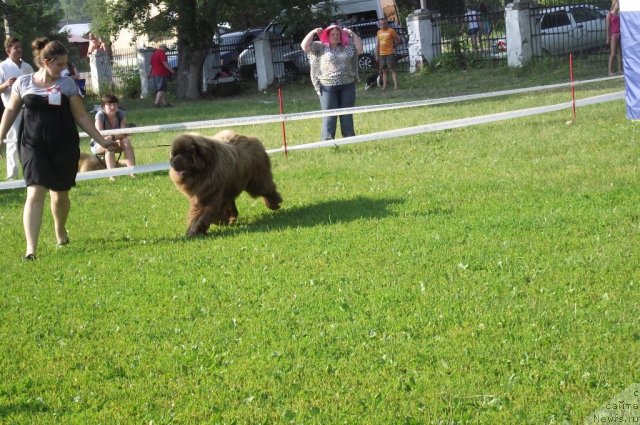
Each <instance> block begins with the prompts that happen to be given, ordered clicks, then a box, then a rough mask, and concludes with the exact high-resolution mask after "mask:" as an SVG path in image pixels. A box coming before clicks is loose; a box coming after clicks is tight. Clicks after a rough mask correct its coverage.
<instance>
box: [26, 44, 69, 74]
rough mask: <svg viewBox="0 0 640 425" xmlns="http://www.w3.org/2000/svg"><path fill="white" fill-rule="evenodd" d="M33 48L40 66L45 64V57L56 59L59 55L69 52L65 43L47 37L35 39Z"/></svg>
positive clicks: (35, 58) (34, 56) (34, 55)
mask: <svg viewBox="0 0 640 425" xmlns="http://www.w3.org/2000/svg"><path fill="white" fill-rule="evenodd" d="M31 48H32V49H33V60H34V61H35V62H36V65H38V68H42V67H43V66H44V60H45V59H49V60H54V59H55V58H57V57H58V56H63V55H68V54H69V52H68V51H67V48H66V47H64V44H62V43H60V42H59V41H58V40H52V41H49V39H48V38H47V37H40V38H36V39H35V40H33V43H31Z"/></svg>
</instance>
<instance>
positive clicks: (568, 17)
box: [536, 4, 607, 55]
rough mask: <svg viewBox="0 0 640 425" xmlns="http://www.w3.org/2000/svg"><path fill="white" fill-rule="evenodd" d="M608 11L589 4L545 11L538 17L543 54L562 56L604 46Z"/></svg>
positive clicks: (551, 8)
mask: <svg viewBox="0 0 640 425" xmlns="http://www.w3.org/2000/svg"><path fill="white" fill-rule="evenodd" d="M606 16H607V11H606V10H604V9H600V8H598V7H595V6H593V5H589V4H574V5H568V6H557V7H547V8H544V9H541V11H540V14H539V15H538V20H537V26H536V27H537V28H538V33H539V36H540V47H541V50H542V53H546V54H551V55H562V54H567V53H569V52H576V51H581V50H589V49H593V48H597V47H601V46H604V45H605V41H606V23H605V18H606Z"/></svg>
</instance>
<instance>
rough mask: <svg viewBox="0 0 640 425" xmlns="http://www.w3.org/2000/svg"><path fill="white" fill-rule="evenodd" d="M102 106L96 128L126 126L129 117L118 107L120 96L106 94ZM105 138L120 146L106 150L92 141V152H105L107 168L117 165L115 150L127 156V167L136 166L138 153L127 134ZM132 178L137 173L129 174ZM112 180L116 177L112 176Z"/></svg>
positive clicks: (97, 115)
mask: <svg viewBox="0 0 640 425" xmlns="http://www.w3.org/2000/svg"><path fill="white" fill-rule="evenodd" d="M100 103H101V108H100V110H99V111H98V112H97V113H96V128H97V129H98V130H100V131H102V130H112V129H116V128H126V126H127V119H126V118H125V114H124V111H121V110H119V109H118V98H117V97H116V96H114V95H112V94H105V95H103V96H102V98H101V99H100ZM104 138H105V140H109V141H115V142H116V144H117V145H118V147H117V148H116V149H115V150H105V149H104V148H103V147H102V146H100V145H99V144H98V143H96V142H95V141H93V140H92V141H91V152H93V153H94V154H104V162H105V164H106V165H107V168H109V169H111V168H115V167H116V165H117V164H116V156H115V152H124V156H125V158H126V162H127V167H134V166H135V165H136V155H135V154H134V153H133V146H131V141H130V140H129V137H128V136H127V135H126V134H112V135H109V136H104ZM129 175H130V176H131V177H132V178H135V177H136V175H135V174H129ZM109 179H110V180H112V181H113V180H115V179H116V178H115V177H113V176H111V177H109Z"/></svg>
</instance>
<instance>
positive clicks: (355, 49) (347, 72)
mask: <svg viewBox="0 0 640 425" xmlns="http://www.w3.org/2000/svg"><path fill="white" fill-rule="evenodd" d="M315 36H318V38H319V39H320V41H313V38H314V37H315ZM300 47H302V50H303V51H304V52H305V53H307V54H308V55H309V64H310V65H311V82H312V83H313V87H314V89H315V91H316V93H318V96H319V97H320V107H321V108H322V109H323V110H328V109H340V108H350V107H353V106H355V103H356V81H357V80H358V56H359V55H361V54H362V39H361V38H360V36H358V34H356V33H355V32H353V31H351V30H350V29H342V27H340V26H339V25H336V24H331V25H329V26H328V27H327V28H325V29H322V28H315V29H313V30H311V31H310V32H309V33H308V34H307V35H306V36H305V38H304V39H303V40H302V42H301V43H300ZM337 118H338V117H336V116H331V117H324V118H322V130H321V134H320V137H321V138H322V140H332V139H334V138H335V137H336V124H337ZM340 132H341V133H342V137H350V136H355V135H356V132H355V129H354V127H353V115H352V114H345V115H340Z"/></svg>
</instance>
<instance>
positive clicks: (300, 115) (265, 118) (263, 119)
mask: <svg viewBox="0 0 640 425" xmlns="http://www.w3.org/2000/svg"><path fill="white" fill-rule="evenodd" d="M620 78H622V77H621V76H613V77H604V78H596V79H591V80H581V81H574V83H573V84H574V85H580V84H592V83H598V82H603V81H608V80H616V79H620ZM570 85H571V83H570V82H569V83H559V84H550V85H547V86H534V87H525V88H520V89H511V90H501V91H495V92H490V93H477V94H469V95H462V96H450V97H442V98H438V99H426V100H417V101H412V102H400V103H390V104H389V103H387V104H381V105H368V106H356V107H353V108H342V109H332V110H328V111H322V110H318V111H310V112H297V113H291V114H282V115H280V114H278V115H259V116H252V117H239V118H222V119H217V120H207V121H192V122H184V123H174V124H160V125H148V126H144V127H129V128H127V129H126V130H127V131H126V133H127V134H136V133H153V132H158V131H188V130H199V129H203V128H219V127H237V126H242V125H254V124H269V123H277V122H283V121H298V120H307V119H311V118H323V117H331V116H337V115H344V114H361V113H368V112H378V111H389V110H393V109H403V108H416V107H419V106H432V105H442V104H445V103H454V102H463V101H469V100H478V99H489V98H493V97H499V96H509V95H514V94H523V93H530V92H535V91H542V90H554V89H559V88H565V87H568V86H570ZM101 133H102V134H104V135H105V136H108V135H110V134H122V133H123V130H122V129H117V130H105V131H102V132H101ZM80 137H89V136H88V134H87V133H84V132H82V133H80Z"/></svg>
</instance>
